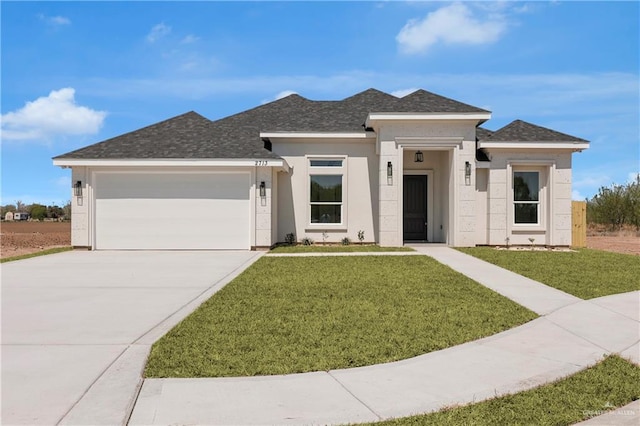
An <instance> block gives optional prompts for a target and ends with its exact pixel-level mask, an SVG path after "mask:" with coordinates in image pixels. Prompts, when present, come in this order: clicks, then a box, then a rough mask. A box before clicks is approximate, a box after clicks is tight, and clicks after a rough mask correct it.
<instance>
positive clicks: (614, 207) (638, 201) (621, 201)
mask: <svg viewBox="0 0 640 426" xmlns="http://www.w3.org/2000/svg"><path fill="white" fill-rule="evenodd" d="M587 222H588V223H597V224H601V225H608V226H610V227H611V228H612V229H620V228H621V227H623V226H625V225H630V226H635V227H636V229H640V174H638V175H636V179H635V181H633V182H630V183H628V184H626V185H616V184H613V185H611V186H610V187H608V188H607V187H602V188H600V189H599V190H598V193H597V194H596V195H595V196H594V197H593V198H591V199H590V200H587Z"/></svg>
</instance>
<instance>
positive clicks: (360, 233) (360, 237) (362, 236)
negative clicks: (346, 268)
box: [358, 229, 364, 244]
mask: <svg viewBox="0 0 640 426" xmlns="http://www.w3.org/2000/svg"><path fill="white" fill-rule="evenodd" d="M358 240H360V244H362V242H363V241H364V231H363V230H362V229H361V230H359V231H358Z"/></svg>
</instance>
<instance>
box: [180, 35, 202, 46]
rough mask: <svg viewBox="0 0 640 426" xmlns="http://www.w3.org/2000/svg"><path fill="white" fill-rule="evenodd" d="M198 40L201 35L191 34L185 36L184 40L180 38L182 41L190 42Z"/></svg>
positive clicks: (183, 42)
mask: <svg viewBox="0 0 640 426" xmlns="http://www.w3.org/2000/svg"><path fill="white" fill-rule="evenodd" d="M198 40H200V37H197V36H194V35H193V34H189V35H187V36H186V37H184V38H183V39H182V40H180V43H182V44H190V43H195V42H196V41H198Z"/></svg>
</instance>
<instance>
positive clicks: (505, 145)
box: [478, 141, 589, 151]
mask: <svg viewBox="0 0 640 426" xmlns="http://www.w3.org/2000/svg"><path fill="white" fill-rule="evenodd" d="M478 148H486V149H547V150H549V149H550V150H555V149H564V150H566V149H570V150H574V151H582V150H583V149H587V148H589V142H482V141H480V142H478Z"/></svg>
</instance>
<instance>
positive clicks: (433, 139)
mask: <svg viewBox="0 0 640 426" xmlns="http://www.w3.org/2000/svg"><path fill="white" fill-rule="evenodd" d="M463 140H464V138H462V137H461V136H424V137H423V136H397V137H396V138H395V141H396V144H397V145H398V146H400V147H407V148H419V149H430V148H433V149H438V148H453V147H455V146H460V145H462V142H463Z"/></svg>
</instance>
